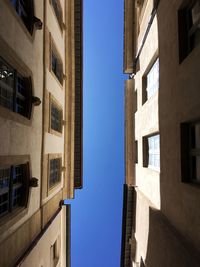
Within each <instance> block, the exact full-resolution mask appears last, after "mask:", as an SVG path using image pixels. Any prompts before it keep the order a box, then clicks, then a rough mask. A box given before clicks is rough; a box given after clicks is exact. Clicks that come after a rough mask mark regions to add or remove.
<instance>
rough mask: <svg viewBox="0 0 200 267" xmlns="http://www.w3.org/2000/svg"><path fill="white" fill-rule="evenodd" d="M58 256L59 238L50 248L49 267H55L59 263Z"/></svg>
mask: <svg viewBox="0 0 200 267" xmlns="http://www.w3.org/2000/svg"><path fill="white" fill-rule="evenodd" d="M59 254H60V237H58V238H57V239H56V241H55V242H54V243H53V245H52V246H51V267H56V266H57V264H58V262H59V257H60V256H59Z"/></svg>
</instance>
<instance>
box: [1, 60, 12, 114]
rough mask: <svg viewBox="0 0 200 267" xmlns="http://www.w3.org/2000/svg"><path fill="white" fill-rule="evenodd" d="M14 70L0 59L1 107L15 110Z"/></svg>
mask: <svg viewBox="0 0 200 267" xmlns="http://www.w3.org/2000/svg"><path fill="white" fill-rule="evenodd" d="M13 88H14V70H13V69H12V68H10V67H9V66H8V65H7V64H6V63H5V62H4V61H3V60H2V59H1V58H0V105H2V106H4V107H5V108H8V109H11V110H13Z"/></svg>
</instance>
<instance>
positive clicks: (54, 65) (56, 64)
mask: <svg viewBox="0 0 200 267" xmlns="http://www.w3.org/2000/svg"><path fill="white" fill-rule="evenodd" d="M50 51H51V52H50V62H51V64H50V69H51V71H52V72H53V73H54V74H55V76H56V78H57V79H58V81H59V82H60V84H61V85H62V83H63V63H62V60H61V57H60V56H59V53H58V51H57V49H56V47H55V45H54V43H53V40H51V48H50Z"/></svg>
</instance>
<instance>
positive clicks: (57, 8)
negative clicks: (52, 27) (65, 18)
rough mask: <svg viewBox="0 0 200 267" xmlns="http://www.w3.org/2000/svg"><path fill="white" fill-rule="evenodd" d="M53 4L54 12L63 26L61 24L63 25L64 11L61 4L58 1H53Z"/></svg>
mask: <svg viewBox="0 0 200 267" xmlns="http://www.w3.org/2000/svg"><path fill="white" fill-rule="evenodd" d="M51 2H52V6H53V9H54V12H55V14H56V18H57V20H58V23H59V25H60V26H61V24H62V10H61V7H60V4H59V2H58V0H51Z"/></svg>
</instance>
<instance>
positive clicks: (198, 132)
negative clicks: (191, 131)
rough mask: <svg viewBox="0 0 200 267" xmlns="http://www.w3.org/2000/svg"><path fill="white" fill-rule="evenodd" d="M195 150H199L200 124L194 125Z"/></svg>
mask: <svg viewBox="0 0 200 267" xmlns="http://www.w3.org/2000/svg"><path fill="white" fill-rule="evenodd" d="M195 148H200V123H199V124H196V125H195Z"/></svg>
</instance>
